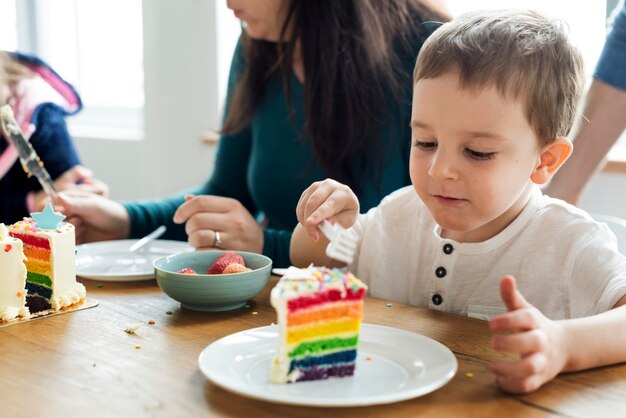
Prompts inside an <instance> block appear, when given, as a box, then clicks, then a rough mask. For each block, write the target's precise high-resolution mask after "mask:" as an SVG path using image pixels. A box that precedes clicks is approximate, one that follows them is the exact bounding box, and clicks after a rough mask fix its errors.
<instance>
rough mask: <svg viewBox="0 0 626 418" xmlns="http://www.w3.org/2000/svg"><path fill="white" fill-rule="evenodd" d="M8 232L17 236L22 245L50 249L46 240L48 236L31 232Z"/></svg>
mask: <svg viewBox="0 0 626 418" xmlns="http://www.w3.org/2000/svg"><path fill="white" fill-rule="evenodd" d="M10 234H11V236H13V237H15V238H19V239H20V240H21V241H22V242H23V243H24V247H26V246H28V245H30V246H32V247H40V248H44V249H47V250H49V249H50V242H49V241H48V238H43V237H40V236H37V235H32V234H22V233H19V232H11V233H10Z"/></svg>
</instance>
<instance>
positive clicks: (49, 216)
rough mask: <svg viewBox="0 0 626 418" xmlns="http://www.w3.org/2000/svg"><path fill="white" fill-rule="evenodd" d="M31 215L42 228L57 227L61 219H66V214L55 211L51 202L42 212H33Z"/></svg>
mask: <svg viewBox="0 0 626 418" xmlns="http://www.w3.org/2000/svg"><path fill="white" fill-rule="evenodd" d="M30 216H31V217H32V218H33V219H34V220H35V222H36V223H37V226H38V227H39V228H40V229H56V228H58V226H59V224H60V223H61V221H62V220H63V219H65V215H63V214H62V213H58V212H55V211H54V209H52V205H51V204H50V203H48V204H47V205H46V207H45V208H44V210H42V211H41V212H33V213H31V214H30Z"/></svg>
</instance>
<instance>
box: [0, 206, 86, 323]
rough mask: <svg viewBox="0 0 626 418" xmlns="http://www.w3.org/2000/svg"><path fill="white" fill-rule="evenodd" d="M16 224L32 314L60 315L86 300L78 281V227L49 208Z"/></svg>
mask: <svg viewBox="0 0 626 418" xmlns="http://www.w3.org/2000/svg"><path fill="white" fill-rule="evenodd" d="M31 216H32V217H31V218H24V219H23V220H21V221H19V222H16V223H14V224H13V225H11V226H10V227H9V234H10V235H11V236H12V237H14V238H17V239H19V240H20V241H21V242H22V243H23V244H24V255H25V256H26V270H27V273H26V290H27V292H28V293H27V295H26V305H27V306H28V308H29V310H30V312H31V313H35V312H43V311H49V310H52V311H57V310H59V309H61V308H64V307H66V306H70V305H73V304H75V303H78V302H80V301H82V300H84V299H85V286H83V285H82V284H81V283H78V282H77V281H76V273H75V254H76V253H75V247H76V244H75V237H74V225H72V224H70V223H67V222H63V219H65V216H63V215H62V214H59V213H57V212H54V210H53V209H52V206H51V205H50V204H48V206H46V208H45V209H44V210H43V211H42V212H36V213H32V214H31Z"/></svg>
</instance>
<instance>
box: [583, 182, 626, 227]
mask: <svg viewBox="0 0 626 418" xmlns="http://www.w3.org/2000/svg"><path fill="white" fill-rule="evenodd" d="M580 207H582V208H583V209H585V210H586V211H588V212H590V213H602V214H606V215H613V216H617V217H620V218H626V174H612V173H611V174H609V173H602V174H600V175H599V176H598V177H597V178H595V179H594V180H593V182H592V183H591V185H590V186H589V189H588V190H587V191H586V192H585V194H584V195H583V198H582V199H581V202H580Z"/></svg>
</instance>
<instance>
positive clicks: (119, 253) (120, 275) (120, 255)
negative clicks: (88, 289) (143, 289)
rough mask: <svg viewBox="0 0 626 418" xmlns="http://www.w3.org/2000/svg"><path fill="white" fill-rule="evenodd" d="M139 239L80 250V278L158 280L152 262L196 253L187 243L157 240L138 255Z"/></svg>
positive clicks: (104, 243)
mask: <svg viewBox="0 0 626 418" xmlns="http://www.w3.org/2000/svg"><path fill="white" fill-rule="evenodd" d="M137 241H138V240H136V239H123V240H116V241H102V242H95V243H93V244H82V245H78V246H77V247H76V275H77V276H80V277H84V278H86V279H93V280H102V281H111V282H128V281H139V280H152V279H154V267H153V265H152V263H153V262H154V261H155V260H156V259H157V258H161V257H163V256H167V255H172V254H177V253H182V252H184V251H193V247H191V246H190V245H189V244H188V243H187V242H184V241H170V240H160V239H157V240H154V241H152V242H150V243H148V244H146V245H145V246H144V247H142V248H140V249H139V250H137V251H135V252H131V251H130V247H132V246H133V244H135V243H137Z"/></svg>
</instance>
